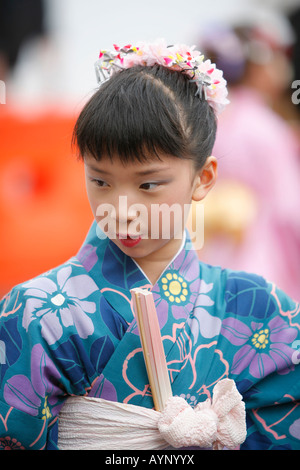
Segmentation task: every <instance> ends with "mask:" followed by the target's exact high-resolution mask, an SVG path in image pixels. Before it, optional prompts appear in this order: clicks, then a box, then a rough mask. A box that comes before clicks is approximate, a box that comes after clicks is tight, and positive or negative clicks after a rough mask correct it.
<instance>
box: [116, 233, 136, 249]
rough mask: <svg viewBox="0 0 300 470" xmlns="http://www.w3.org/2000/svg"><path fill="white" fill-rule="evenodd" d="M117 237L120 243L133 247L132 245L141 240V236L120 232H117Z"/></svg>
mask: <svg viewBox="0 0 300 470" xmlns="http://www.w3.org/2000/svg"><path fill="white" fill-rule="evenodd" d="M117 237H118V239H119V240H120V242H121V243H122V245H124V246H126V247H130V248H131V247H133V246H136V245H137V244H138V243H139V242H140V241H141V239H142V238H141V237H140V236H136V235H135V236H133V235H128V234H127V235H122V234H119V233H118V234H117Z"/></svg>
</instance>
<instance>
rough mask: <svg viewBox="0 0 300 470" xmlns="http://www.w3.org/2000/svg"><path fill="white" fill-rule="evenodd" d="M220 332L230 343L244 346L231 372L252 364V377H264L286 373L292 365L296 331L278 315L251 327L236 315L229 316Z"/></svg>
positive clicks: (236, 372)
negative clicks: (291, 345) (292, 345)
mask: <svg viewBox="0 0 300 470" xmlns="http://www.w3.org/2000/svg"><path fill="white" fill-rule="evenodd" d="M221 334H222V335H223V336H225V337H226V338H227V339H228V340H229V341H230V342H231V344H234V345H235V346H241V347H240V349H239V350H238V352H237V353H236V354H235V356H234V358H233V363H232V367H231V372H233V373H234V374H240V373H241V372H242V371H243V370H244V369H246V368H247V367H249V372H250V374H251V375H252V376H253V377H256V378H262V377H265V376H266V375H268V374H270V373H271V372H274V371H275V370H277V371H278V372H280V373H287V372H288V368H289V367H292V355H293V353H294V351H295V350H294V349H292V348H291V347H290V346H289V344H291V343H292V342H293V341H294V339H295V338H296V336H297V330H296V329H295V328H291V327H290V326H289V325H288V324H287V323H285V321H284V320H283V319H282V318H281V317H279V316H276V317H274V318H272V319H271V320H270V321H269V323H267V324H264V323H255V322H252V323H251V328H250V327H249V326H247V325H245V323H243V322H241V321H240V320H237V319H236V318H232V317H230V318H226V319H225V320H224V321H223V323H222V329H221Z"/></svg>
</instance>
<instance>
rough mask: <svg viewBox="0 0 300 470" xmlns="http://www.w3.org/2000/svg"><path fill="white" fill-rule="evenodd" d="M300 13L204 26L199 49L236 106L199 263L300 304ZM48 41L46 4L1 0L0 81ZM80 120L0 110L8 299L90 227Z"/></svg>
mask: <svg viewBox="0 0 300 470" xmlns="http://www.w3.org/2000/svg"><path fill="white" fill-rule="evenodd" d="M202 8H203V7H202ZM256 11H258V10H257V9H256ZM199 14H200V12H199ZM195 15H196V12H195ZM299 15H300V9H299V8H298V9H297V8H293V9H292V11H290V12H289V14H288V15H286V14H283V13H281V12H279V11H277V10H276V11H275V10H274V9H273V10H272V14H270V15H269V16H268V15H267V16H265V15H261V16H260V15H254V16H251V15H248V14H247V15H245V17H244V18H242V17H239V18H238V19H235V20H234V21H228V20H227V21H226V22H223V23H222V22H220V21H218V22H215V23H207V24H206V25H205V27H203V25H202V26H201V28H199V29H200V30H199V34H198V36H197V38H195V41H194V42H195V43H196V45H197V48H199V49H200V50H202V51H203V52H204V53H205V55H206V56H207V57H208V58H210V59H211V60H212V62H214V63H216V64H217V67H218V68H221V69H222V70H223V71H224V77H225V79H226V80H227V82H228V86H229V99H230V102H231V104H230V105H229V106H228V110H226V111H225V112H224V113H223V114H222V115H221V116H220V118H219V126H218V133H217V140H216V145H215V148H214V155H215V156H216V157H217V158H218V160H219V181H218V183H217V185H216V187H215V189H214V190H213V191H212V192H211V193H210V194H209V196H208V197H207V201H206V202H205V242H204V246H203V248H202V249H201V250H199V257H200V258H201V259H202V260H203V261H205V262H208V263H210V264H215V265H221V266H223V267H226V268H227V267H229V268H233V269H238V270H247V271H251V272H256V273H258V274H261V275H263V276H265V277H266V278H267V279H269V280H270V281H273V282H275V283H276V284H277V285H278V286H279V287H281V288H282V289H283V290H285V291H286V292H287V293H288V294H290V295H291V296H292V297H294V298H295V299H297V300H300V217H299V202H300V137H299V136H300V132H299V125H300V111H299V109H300V105H299V104H297V102H295V100H294V102H293V100H292V93H293V91H294V89H293V88H292V84H293V83H294V82H295V81H297V80H300V71H299V66H300V57H299V30H300V26H299ZM48 34H49V32H48V30H47V27H46V22H45V3H44V2H43V1H42V0H0V80H3V81H4V82H5V81H6V80H8V77H9V76H10V74H11V72H12V70H14V68H15V66H16V64H17V63H18V60H19V55H20V51H22V47H23V45H24V43H26V41H28V40H30V39H32V38H39V40H40V41H41V42H42V43H43V42H44V41H47V36H48ZM161 36H163V32H162V34H161ZM87 91H88V90H87ZM298 96H299V97H300V93H299V95H298ZM75 118H76V116H75V115H74V114H73V113H69V111H68V112H67V113H66V114H62V113H61V111H60V112H57V113H56V114H55V113H54V114H53V109H52V110H51V111H49V112H48V111H47V110H45V112H44V113H43V115H42V116H41V115H36V116H34V117H31V118H30V119H29V118H28V116H26V115H24V114H18V113H16V112H15V111H11V109H10V108H9V106H8V105H5V107H4V106H1V105H0V215H1V227H2V230H1V233H0V295H1V294H4V293H5V292H6V291H7V290H8V289H9V288H10V287H11V286H12V285H14V284H16V283H18V282H22V281H24V280H26V279H28V278H30V277H32V276H34V275H37V274H39V273H40V272H41V271H42V270H46V269H49V268H51V267H52V266H55V265H57V264H58V263H60V262H63V261H64V260H65V259H66V257H67V256H71V255H72V254H74V253H76V251H77V248H79V246H80V244H81V242H82V241H83V239H84V234H85V232H86V231H87V230H88V227H89V224H90V223H91V220H92V216H91V213H90V209H89V206H88V202H87V199H86V197H85V194H84V182H83V175H82V171H81V170H82V169H81V167H80V165H79V163H78V162H76V159H75V158H74V155H73V154H72V149H71V147H70V140H71V134H72V126H73V124H74V122H75ZM58 227H59V229H58ZM45 247H46V248H45Z"/></svg>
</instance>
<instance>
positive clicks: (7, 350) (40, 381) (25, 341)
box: [0, 288, 65, 450]
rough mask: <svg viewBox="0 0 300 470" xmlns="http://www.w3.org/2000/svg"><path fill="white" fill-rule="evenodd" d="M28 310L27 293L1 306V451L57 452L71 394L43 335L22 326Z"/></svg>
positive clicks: (15, 295)
mask: <svg viewBox="0 0 300 470" xmlns="http://www.w3.org/2000/svg"><path fill="white" fill-rule="evenodd" d="M23 311H24V299H23V297H22V289H18V288H14V289H13V290H12V291H11V292H10V293H9V294H7V295H6V296H5V297H4V298H3V300H2V301H1V304H0V449H1V450H3V449H13V450H14V449H31V450H39V449H45V448H51V446H52V444H53V447H54V448H55V433H56V432H57V414H58V411H59V409H60V406H61V405H62V403H63V401H64V398H63V397H64V395H65V394H64V391H63V390H62V386H61V381H60V378H61V377H60V372H59V370H57V368H56V366H55V364H54V363H53V361H52V360H51V353H50V352H49V351H48V350H47V347H46V346H47V345H45V344H44V342H43V341H42V339H41V337H40V334H39V331H38V330H36V331H34V330H33V329H32V330H31V332H30V335H29V334H28V332H27V331H26V329H25V328H24V327H23V326H22V313H23ZM52 441H53V443H52Z"/></svg>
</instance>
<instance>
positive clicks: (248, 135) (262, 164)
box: [199, 18, 300, 299]
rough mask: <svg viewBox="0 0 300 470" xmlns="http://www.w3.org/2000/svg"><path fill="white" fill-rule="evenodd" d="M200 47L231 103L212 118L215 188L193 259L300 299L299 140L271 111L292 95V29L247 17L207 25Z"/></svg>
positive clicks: (285, 25) (283, 22)
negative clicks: (252, 276)
mask: <svg viewBox="0 0 300 470" xmlns="http://www.w3.org/2000/svg"><path fill="white" fill-rule="evenodd" d="M282 25H283V26H284V27H283V28H282V27H281V26H282ZM200 43H201V44H200V49H201V50H203V52H204V53H206V55H207V56H208V57H210V58H211V60H212V62H215V63H216V64H217V66H218V67H220V68H221V69H223V71H224V77H225V79H226V80H227V82H228V85H229V99H230V101H231V106H229V109H228V111H225V112H224V113H223V114H222V115H221V116H220V120H219V128H218V133H217V139H216V144H215V147H214V150H213V155H215V156H216V157H217V158H218V160H219V186H218V188H216V189H215V190H214V191H212V193H211V194H210V195H209V196H208V198H207V202H206V203H205V241H204V246H203V248H202V250H201V251H199V256H200V258H201V260H203V261H205V262H208V263H211V264H215V263H216V260H217V262H218V263H219V264H220V265H221V266H222V267H229V268H233V269H237V270H247V271H253V272H258V273H259V274H261V275H263V276H265V277H266V278H268V279H272V280H273V281H274V282H275V283H277V285H279V287H281V288H282V289H284V290H285V291H286V292H288V293H289V294H290V295H291V296H292V297H293V298H295V299H299V298H300V217H299V201H300V158H299V141H298V140H297V139H296V136H295V134H294V132H293V131H292V129H291V127H290V126H289V124H288V123H287V122H286V121H285V120H284V119H283V118H282V117H281V116H280V115H279V114H278V113H276V112H275V111H274V110H273V109H272V107H273V105H274V104H278V103H280V102H281V97H282V95H283V94H284V93H285V90H286V89H287V88H289V89H290V90H291V88H290V87H291V83H292V81H293V73H292V67H291V63H290V60H289V55H288V52H289V50H290V48H291V45H292V34H291V30H290V29H289V27H288V25H287V23H286V22H285V21H284V18H283V19H280V21H279V22H277V23H276V22H272V21H271V22H269V23H268V22H264V23H261V24H258V23H257V22H252V21H251V22H250V20H249V21H248V24H247V23H242V22H241V23H240V24H238V25H235V26H234V27H228V26H220V25H219V26H218V27H213V28H211V30H208V31H207V32H206V34H205V35H203V37H202V39H201V40H200ZM206 44H209V45H210V47H209V49H207V48H206V47H205V45H206ZM290 96H291V95H290ZM283 194H284V196H282V195H283Z"/></svg>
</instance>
